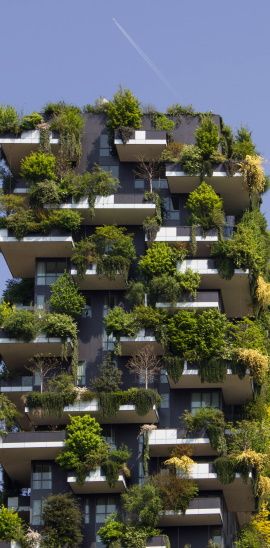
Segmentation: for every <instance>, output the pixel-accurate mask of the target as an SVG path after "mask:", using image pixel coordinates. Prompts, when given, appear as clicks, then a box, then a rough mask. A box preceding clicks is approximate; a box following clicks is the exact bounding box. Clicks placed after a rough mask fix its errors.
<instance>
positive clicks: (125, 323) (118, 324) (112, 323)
mask: <svg viewBox="0 0 270 548" xmlns="http://www.w3.org/2000/svg"><path fill="white" fill-rule="evenodd" d="M104 323H105V328H106V332H107V334H108V335H110V334H111V333H113V335H114V336H115V337H116V339H119V338H120V337H121V336H125V337H133V336H134V335H136V333H137V331H138V327H137V326H136V324H135V321H134V317H133V316H132V314H128V313H127V312H125V310H124V309H123V308H122V307H121V306H115V307H114V308H112V309H111V310H109V312H108V314H107V316H106V317H105V318H104Z"/></svg>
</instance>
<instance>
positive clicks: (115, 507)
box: [0, 112, 256, 548]
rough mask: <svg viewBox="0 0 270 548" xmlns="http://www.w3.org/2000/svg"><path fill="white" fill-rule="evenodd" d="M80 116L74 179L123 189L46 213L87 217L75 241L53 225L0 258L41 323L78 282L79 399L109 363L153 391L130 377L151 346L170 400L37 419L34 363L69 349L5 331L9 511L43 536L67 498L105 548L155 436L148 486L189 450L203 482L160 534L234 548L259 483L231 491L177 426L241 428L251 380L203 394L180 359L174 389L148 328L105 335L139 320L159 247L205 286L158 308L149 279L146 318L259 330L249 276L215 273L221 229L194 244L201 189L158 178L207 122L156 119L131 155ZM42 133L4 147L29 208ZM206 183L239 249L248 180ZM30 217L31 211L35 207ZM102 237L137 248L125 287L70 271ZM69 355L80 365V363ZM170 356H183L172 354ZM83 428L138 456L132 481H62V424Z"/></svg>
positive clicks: (171, 169) (8, 242)
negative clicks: (203, 414)
mask: <svg viewBox="0 0 270 548" xmlns="http://www.w3.org/2000/svg"><path fill="white" fill-rule="evenodd" d="M82 116H83V119H84V129H83V132H82V136H81V157H80V160H79V162H78V164H77V166H75V164H74V166H72V167H73V168H74V172H75V173H76V174H77V175H80V174H83V173H85V172H90V171H91V170H92V169H93V167H94V166H95V164H98V165H99V166H101V168H102V170H103V171H105V172H110V173H111V174H112V176H113V177H115V178H116V179H118V180H119V183H120V186H119V188H118V189H117V190H116V192H115V193H113V194H111V195H109V196H98V197H95V201H94V214H90V213H89V204H88V201H87V197H85V198H81V197H80V199H79V200H75V199H74V198H73V197H71V198H70V197H66V199H65V201H62V202H58V203H57V204H48V203H47V204H46V205H44V211H45V214H46V212H48V211H52V210H55V209H56V210H62V211H76V212H78V213H79V214H80V216H81V225H80V227H79V230H76V231H74V232H72V231H68V230H66V229H65V230H63V229H62V228H61V227H60V228H59V227H57V226H56V227H53V228H52V229H51V230H50V232H49V233H44V232H43V233H38V232H35V233H34V234H33V233H31V231H30V232H29V233H28V234H26V235H24V236H23V237H22V238H21V239H18V238H16V236H15V235H14V231H12V230H11V229H10V228H8V227H6V228H2V229H1V230H0V246H1V251H2V254H3V256H4V258H5V260H6V262H7V265H8V267H9V269H10V271H11V274H12V276H14V277H16V278H22V279H24V278H27V279H29V278H32V279H34V285H33V294H32V299H31V303H30V302H29V303H28V304H29V305H30V304H31V306H33V307H34V309H35V312H34V313H35V314H41V315H42V313H43V311H44V310H48V306H49V304H48V302H49V299H50V295H51V287H52V284H54V283H55V282H56V280H57V279H59V277H61V276H62V275H63V273H65V272H68V273H69V274H70V275H71V277H72V279H73V280H74V281H75V283H76V285H77V287H78V288H79V291H80V293H81V294H82V295H83V296H84V297H85V306H84V308H83V311H82V314H81V315H80V317H79V318H78V319H77V320H76V321H77V325H78V343H79V346H78V352H79V354H78V356H79V357H78V360H79V361H78V368H77V374H76V384H77V386H79V387H91V382H92V380H93V379H94V378H96V377H97V376H98V375H99V374H100V365H101V363H102V362H104V359H105V358H106V356H108V354H110V355H111V356H112V359H113V363H114V364H116V365H117V367H118V368H119V369H120V370H121V371H122V383H123V384H122V386H121V390H122V391H125V390H128V389H130V388H132V387H135V388H141V389H142V388H144V387H145V377H144V375H143V374H142V375H141V377H140V375H135V374H133V373H132V372H130V371H129V370H128V369H127V367H126V364H127V362H128V361H129V360H130V359H131V357H132V356H134V355H136V354H137V353H138V352H140V351H141V350H142V349H143V348H146V347H147V346H149V347H150V348H151V351H152V353H153V354H154V355H155V356H156V357H157V358H158V359H159V360H160V361H159V366H158V367H157V369H159V371H158V373H156V374H155V376H154V378H152V377H151V375H150V379H149V381H150V382H149V388H150V389H153V390H156V391H157V392H158V394H159V395H160V396H161V400H160V402H157V404H156V405H155V404H154V405H152V406H150V407H149V408H148V411H147V412H146V413H145V414H144V415H142V414H140V413H139V412H138V409H137V407H136V404H133V403H131V404H124V405H120V406H119V408H118V411H117V412H116V413H113V414H112V415H111V416H109V415H107V416H105V417H104V416H102V414H101V412H100V401H99V398H98V396H96V398H93V399H91V400H89V401H75V402H74V403H71V404H70V405H66V406H64V408H63V409H62V411H61V413H60V414H59V413H58V414H57V413H54V412H53V411H52V412H51V414H49V412H48V411H47V412H44V413H43V412H37V410H36V409H31V407H30V406H29V405H28V404H29V400H27V399H26V398H27V396H29V394H32V393H34V392H40V390H41V388H40V386H41V378H40V375H39V374H38V373H37V371H36V372H31V371H29V363H31V362H30V360H31V359H32V358H33V357H34V356H36V355H37V354H42V355H44V356H48V355H54V356H57V357H59V358H60V359H61V356H63V340H62V339H61V336H59V334H57V335H54V334H53V333H50V334H48V333H42V332H40V333H37V334H35V336H34V338H33V339H29V340H27V341H26V340H22V339H20V338H19V337H16V336H11V335H10V333H9V332H8V330H5V328H3V329H2V332H1V339H0V353H1V356H2V360H3V362H4V364H5V366H6V368H7V370H8V372H9V376H8V377H7V379H6V380H2V381H1V392H2V393H3V394H5V395H6V396H7V397H8V398H9V399H10V400H11V401H12V402H13V403H14V404H15V405H16V406H17V409H18V410H19V412H20V416H19V417H18V419H17V423H18V427H17V428H15V429H14V428H13V430H12V431H10V432H8V433H6V435H5V436H3V437H2V441H1V443H0V462H1V464H2V467H3V471H4V472H3V473H4V477H5V484H6V486H7V492H8V498H7V500H6V503H7V504H8V506H9V507H14V508H15V509H16V510H18V511H19V514H20V515H21V516H22V517H23V518H25V519H26V520H27V521H28V522H29V524H30V525H31V527H32V529H37V530H39V529H40V528H42V508H43V505H44V500H46V498H47V497H48V496H49V495H52V494H58V493H63V492H69V493H72V494H74V496H75V498H76V499H77V500H78V501H79V504H80V508H81V510H82V514H83V535H84V540H83V544H82V546H83V547H85V548H86V547H91V548H101V547H102V546H104V545H103V544H102V542H101V540H100V538H99V534H98V531H99V528H100V526H101V525H102V524H103V523H104V521H105V519H106V517H107V516H108V515H110V514H111V513H113V512H117V511H121V493H123V492H125V490H126V489H128V488H129V487H130V486H131V485H133V484H140V485H142V484H143V483H144V481H145V469H144V466H143V454H144V451H145V434H144V433H143V431H144V430H143V428H142V426H143V425H145V424H148V425H154V426H153V427H152V428H150V431H149V432H148V434H147V436H148V451H149V461H148V467H149V474H150V476H152V475H155V474H159V473H160V471H161V470H164V461H165V460H166V459H169V457H170V455H171V453H172V451H173V450H174V449H175V448H178V449H179V448H180V450H181V448H182V453H183V454H184V453H185V451H186V452H187V454H188V455H189V457H190V458H192V460H193V464H192V468H191V469H190V470H189V478H190V479H192V480H194V481H195V483H196V485H197V486H198V489H199V491H198V494H197V495H196V496H195V497H194V498H193V499H192V500H191V501H190V502H189V505H188V508H187V509H186V511H185V512H181V511H180V510H177V511H174V510H173V509H172V510H169V509H168V508H167V509H165V510H164V511H163V512H161V513H160V518H159V527H160V531H161V533H160V534H164V535H168V537H169V539H170V543H171V547H172V548H184V547H187V546H191V547H192V548H204V547H205V548H206V547H207V546H210V545H213V546H222V547H223V548H229V547H231V546H232V545H233V542H234V539H235V538H236V534H237V531H238V530H239V528H240V527H241V526H242V525H243V524H244V523H246V522H247V521H248V520H249V519H250V516H251V514H252V513H253V512H254V511H255V508H256V497H255V496H254V489H253V485H252V478H251V473H250V474H249V475H248V478H247V479H246V480H244V479H243V477H242V476H241V474H240V473H237V472H236V473H235V477H234V479H233V481H231V482H230V483H227V484H226V483H222V481H221V480H220V477H219V476H218V474H217V471H216V469H215V466H214V464H213V463H214V461H215V459H216V458H217V456H218V455H219V454H220V453H219V452H218V451H217V450H216V448H213V445H212V444H211V441H210V440H209V435H208V432H207V429H205V428H204V429H201V430H200V431H193V432H191V431H189V430H188V429H187V426H186V424H185V423H184V421H183V418H182V417H183V413H184V412H185V411H188V412H190V414H191V416H193V417H194V416H195V415H196V412H197V411H198V410H200V409H202V408H211V409H219V410H222V412H223V414H224V417H225V419H226V420H228V421H235V420H238V419H239V418H241V416H242V415H241V409H242V406H243V404H245V403H247V402H250V401H252V400H253V397H254V379H253V377H252V374H251V372H249V371H248V372H246V374H245V375H243V376H242V377H241V378H240V377H239V376H238V374H237V372H236V371H235V370H233V369H232V368H231V366H230V363H229V362H228V363H227V365H226V371H225V374H224V376H223V378H222V379H209V378H208V379H206V380H204V382H203V379H202V375H201V370H200V366H199V365H198V364H197V363H196V360H194V359H193V360H191V361H189V360H188V359H186V357H185V356H184V357H183V371H182V375H179V377H178V379H177V378H176V377H175V375H173V374H171V370H169V369H166V362H163V357H164V355H165V354H166V352H167V350H166V348H165V347H164V344H163V341H162V340H160V339H158V336H157V333H156V332H155V330H154V329H153V328H152V326H151V327H148V326H147V325H144V326H143V323H142V324H141V325H140V326H139V327H138V329H137V332H136V333H135V334H134V333H133V334H131V335H127V334H126V333H124V331H123V333H122V334H121V333H120V336H119V337H117V336H116V334H115V333H113V332H112V333H109V332H108V329H107V331H106V321H105V319H106V317H107V315H108V313H109V312H110V311H111V310H112V309H113V308H115V307H120V308H123V309H124V310H125V311H127V313H129V312H130V310H131V309H132V305H131V304H130V301H128V300H127V293H128V291H129V288H130V283H131V282H132V280H135V281H141V280H142V275H141V273H138V272H139V269H138V261H139V259H140V257H141V256H143V255H145V254H147V251H148V250H149V249H150V248H151V247H152V246H155V245H156V243H164V245H166V246H168V247H169V248H170V249H176V250H179V249H180V250H181V249H182V250H183V249H184V250H185V251H186V255H185V257H184V258H183V260H182V261H180V262H179V263H178V264H177V269H178V272H179V273H180V274H181V273H182V274H184V273H185V272H187V271H190V270H191V271H192V272H195V273H197V274H199V287H198V289H197V291H196V292H195V293H196V294H194V295H193V296H191V295H190V294H188V292H184V293H183V294H182V297H181V298H176V299H175V300H174V302H164V298H163V297H162V296H161V297H160V299H159V298H158V297H156V299H155V302H154V304H152V302H151V297H149V292H148V287H150V285H151V280H150V281H149V279H148V281H147V280H144V281H143V283H144V284H145V286H144V287H145V291H146V296H145V299H144V302H143V305H144V306H151V307H153V308H154V309H155V310H159V311H161V312H162V311H163V312H164V314H166V315H167V316H166V317H167V318H168V317H169V318H173V317H174V316H175V315H177V314H180V313H181V311H183V310H185V311H188V313H189V314H191V315H192V317H197V316H198V315H201V314H203V313H204V312H205V311H213V310H214V311H218V313H223V314H225V315H226V317H227V319H228V320H229V321H231V322H235V321H240V320H241V319H242V318H243V317H247V316H250V317H251V318H252V317H253V308H252V298H251V292H250V276H249V271H248V269H247V268H242V267H239V268H236V269H235V270H234V274H233V276H231V277H230V279H226V278H224V277H222V276H221V274H220V271H219V268H218V265H217V261H216V259H215V257H213V256H212V246H213V244H214V243H215V242H218V240H219V239H220V230H218V229H217V228H213V227H212V228H211V229H210V230H203V229H202V228H201V227H200V226H198V225H196V226H195V228H194V226H193V229H192V230H193V232H192V231H191V227H190V225H191V222H190V211H189V209H188V207H187V205H186V204H187V200H188V197H189V195H190V193H191V192H192V191H194V190H195V189H196V188H198V187H199V184H200V182H201V179H202V178H200V176H199V175H191V174H187V173H186V172H185V171H184V169H183V167H182V166H181V165H180V164H179V163H173V162H172V161H170V160H167V161H164V160H163V161H162V162H161V163H160V165H159V172H157V171H155V169H156V167H157V166H156V164H157V163H158V162H159V161H160V157H162V156H161V155H162V154H163V153H164V151H165V150H166V149H167V147H168V146H169V144H170V143H171V142H174V143H178V144H185V145H193V144H194V143H195V142H196V129H197V128H198V127H199V126H200V123H201V119H200V117H199V116H191V115H182V116H181V117H180V119H174V121H175V125H174V128H173V129H172V130H171V131H170V132H168V131H164V130H157V129H155V127H153V120H152V117H151V115H144V116H143V118H142V126H141V128H140V129H139V130H134V131H133V132H131V133H130V134H129V136H128V139H126V142H125V139H124V136H123V134H121V132H120V133H119V132H118V131H115V133H114V135H113V137H112V132H111V131H109V130H108V127H107V116H106V113H103V112H99V113H96V112H93V113H84V114H83V115H82ZM211 120H212V122H213V123H214V124H215V125H216V126H217V127H218V132H219V134H220V135H221V134H222V120H221V118H220V117H219V116H216V115H211ZM50 131H51V130H50ZM41 133H42V128H35V129H32V130H28V131H24V132H23V133H21V134H19V135H16V136H14V135H11V134H6V135H3V136H1V137H0V144H1V147H2V154H3V159H4V161H5V162H6V165H7V166H8V168H9V170H10V172H11V174H12V192H10V190H9V193H10V194H11V193H13V195H14V196H22V197H24V199H25V200H26V201H27V203H29V202H28V200H29V194H30V188H29V186H30V185H29V181H27V180H25V178H23V177H22V175H21V171H20V170H21V165H22V163H21V162H22V161H23V159H24V158H25V157H27V156H28V155H30V154H32V153H33V152H37V151H39V150H41V148H40V147H41ZM168 133H169V134H168ZM49 139H50V154H52V155H55V156H56V157H59V154H60V153H61V137H59V134H58V133H57V132H56V133H53V132H52V133H51V132H50V135H49ZM123 139H124V140H123ZM219 149H220V145H219ZM220 153H221V150H220ZM163 157H164V156H163ZM142 163H146V164H147V165H149V164H151V163H153V164H155V165H154V171H153V174H152V175H153V176H152V177H150V178H149V177H147V175H145V176H144V175H143V171H142V170H140V169H138V166H139V167H140V166H141V164H142ZM203 179H204V181H205V182H206V183H207V184H208V185H209V186H210V187H211V188H212V189H214V191H215V193H216V194H217V196H218V197H220V198H221V199H222V203H223V209H224V213H225V224H224V225H223V227H222V229H221V231H222V239H223V240H225V241H227V240H229V239H230V238H232V237H233V234H234V233H235V231H236V227H237V222H238V221H239V220H240V219H241V217H242V215H243V213H244V212H245V210H246V209H248V208H249V204H250V196H249V191H248V188H246V187H245V186H244V183H243V179H244V175H243V172H242V173H241V172H235V173H233V174H229V173H228V170H227V171H226V169H225V168H224V165H223V164H221V163H219V164H216V166H215V167H214V168H213V170H212V174H210V173H209V174H205V175H204V177H203ZM149 191H152V193H153V194H151V195H150V197H148V198H147V199H146V195H145V193H147V192H149ZM154 195H155V196H156V195H158V196H159V198H160V199H161V203H162V217H161V218H160V219H159V225H158V227H156V230H154V232H152V233H150V231H149V229H148V230H145V226H146V224H147V223H146V222H145V221H146V220H149V218H154V217H155V216H156V215H157V207H158V205H157V202H156V201H155V199H154ZM30 207H31V208H33V205H31V202H30ZM100 226H117V227H124V228H125V230H126V232H125V233H124V234H125V235H130V236H131V238H132V241H133V243H134V246H135V250H136V258H135V259H134V260H132V262H131V264H130V268H129V269H128V274H127V276H126V272H123V271H121V269H120V270H118V271H117V272H116V273H115V274H114V275H113V276H108V275H107V274H106V272H105V273H101V272H100V271H99V270H98V267H97V265H96V264H95V263H93V262H92V263H90V264H89V265H88V267H87V270H86V273H85V275H84V276H83V277H80V276H79V273H78V265H76V264H74V262H73V261H72V256H73V253H74V249H75V246H76V243H77V242H78V241H79V240H81V239H82V238H87V237H89V236H91V235H93V234H95V233H96V228H97V227H100ZM148 228H149V227H148ZM194 243H195V245H194ZM191 244H193V249H192V252H191V247H192V245H191ZM107 253H110V249H109V251H108V249H107ZM105 254H106V249H105ZM164 272H166V267H164ZM148 284H149V285H148ZM116 339H117V340H116ZM205 340H206V339H205ZM73 342H74V341H73ZM69 344H70V348H71V343H70V341H69V340H68V342H67V346H68V345H69ZM116 347H117V351H116V352H115V348H116ZM69 351H70V353H72V350H68V352H69ZM170 352H171V354H173V353H174V354H175V353H176V351H173V350H172V347H170ZM184 358H185V359H184ZM70 361H71V358H70V357H67V359H66V362H65V363H66V364H67V366H66V367H67V368H69V367H70ZM223 366H224V364H223ZM50 375H51V373H50V374H49V376H50ZM44 382H45V388H44V390H45V391H46V381H44ZM23 397H24V398H23ZM77 415H79V416H84V415H90V416H92V417H95V418H96V419H97V420H98V422H99V423H100V424H101V426H102V433H103V436H104V437H105V439H106V441H107V442H108V443H109V445H110V447H112V448H113V447H120V446H121V445H122V444H125V445H127V446H128V448H129V449H130V451H131V452H132V456H131V457H130V459H129V461H128V466H129V469H130V471H131V475H130V478H125V476H124V475H123V474H122V473H120V474H119V477H118V480H117V482H116V483H115V485H114V486H113V487H111V486H110V485H109V484H108V481H107V480H106V476H105V475H104V472H103V470H102V466H101V467H97V468H96V469H93V470H91V471H90V472H89V474H88V475H87V478H86V479H85V481H84V483H79V482H78V481H77V478H76V475H75V474H74V471H72V470H66V469H64V468H63V467H61V466H60V465H59V464H58V463H57V462H56V461H55V459H56V457H57V455H59V453H60V452H61V451H63V448H64V444H65V438H66V425H67V424H68V423H69V421H70V417H73V416H77ZM164 474H165V472H164ZM11 495H12V496H11ZM158 542H159V543H162V542H163V541H162V539H160V540H159V539H149V546H154V545H160V544H157V543H158ZM211 542H212V544H211ZM209 543H210V544H209Z"/></svg>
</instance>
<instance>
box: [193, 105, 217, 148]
mask: <svg viewBox="0 0 270 548" xmlns="http://www.w3.org/2000/svg"><path fill="white" fill-rule="evenodd" d="M195 138H196V145H197V147H198V148H199V150H200V152H201V154H202V157H203V158H204V159H209V158H211V155H212V154H213V153H214V152H216V150H217V148H218V144H219V131H218V127H217V125H216V124H215V123H214V122H213V120H212V118H211V115H203V116H202V118H201V123H200V126H199V127H198V128H197V129H196V131H195Z"/></svg>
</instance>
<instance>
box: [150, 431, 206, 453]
mask: <svg viewBox="0 0 270 548" xmlns="http://www.w3.org/2000/svg"><path fill="white" fill-rule="evenodd" d="M155 432H160V430H157V431H155ZM155 432H154V434H155ZM176 446H180V447H181V446H185V447H190V449H191V450H192V454H193V455H194V457H210V456H214V455H216V451H215V450H214V449H212V447H211V445H210V442H209V439H208V438H177V437H172V438H171V439H166V438H165V439H163V440H162V439H160V438H159V439H155V437H154V436H152V433H150V436H149V450H150V456H151V457H167V456H169V455H170V454H171V451H172V449H174V448H175V447H176Z"/></svg>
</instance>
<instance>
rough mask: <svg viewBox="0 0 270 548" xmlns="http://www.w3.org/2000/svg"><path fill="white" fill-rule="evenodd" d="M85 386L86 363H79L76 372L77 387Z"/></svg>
mask: <svg viewBox="0 0 270 548" xmlns="http://www.w3.org/2000/svg"><path fill="white" fill-rule="evenodd" d="M85 384H86V362H85V361H84V362H79V363H78V370H77V385H78V386H85Z"/></svg>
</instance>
